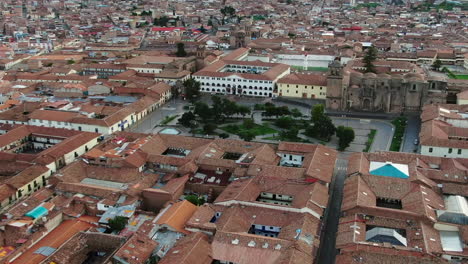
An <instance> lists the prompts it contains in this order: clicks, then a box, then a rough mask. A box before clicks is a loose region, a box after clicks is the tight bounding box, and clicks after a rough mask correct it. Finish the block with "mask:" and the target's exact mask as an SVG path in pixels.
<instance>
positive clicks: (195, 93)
mask: <svg viewBox="0 0 468 264" xmlns="http://www.w3.org/2000/svg"><path fill="white" fill-rule="evenodd" d="M184 88H185V97H186V98H187V99H188V100H189V101H190V102H191V103H194V102H196V101H197V100H198V99H199V98H200V82H198V81H196V80H195V79H193V78H190V79H187V80H185V81H184Z"/></svg>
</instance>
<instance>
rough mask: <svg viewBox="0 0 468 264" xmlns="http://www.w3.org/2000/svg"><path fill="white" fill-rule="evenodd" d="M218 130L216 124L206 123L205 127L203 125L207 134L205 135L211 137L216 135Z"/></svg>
mask: <svg viewBox="0 0 468 264" xmlns="http://www.w3.org/2000/svg"><path fill="white" fill-rule="evenodd" d="M216 128H218V127H217V126H216V124H213V123H206V124H205V125H203V132H205V134H208V135H211V134H213V133H214V131H215V130H216Z"/></svg>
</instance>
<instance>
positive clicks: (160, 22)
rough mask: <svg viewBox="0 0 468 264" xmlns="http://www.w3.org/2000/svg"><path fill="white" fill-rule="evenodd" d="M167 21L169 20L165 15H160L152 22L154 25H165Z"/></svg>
mask: <svg viewBox="0 0 468 264" xmlns="http://www.w3.org/2000/svg"><path fill="white" fill-rule="evenodd" d="M168 22H169V18H168V17H167V16H162V17H160V18H155V19H154V21H153V24H154V25H155V26H160V27H165V26H167V23H168Z"/></svg>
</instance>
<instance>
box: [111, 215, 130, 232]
mask: <svg viewBox="0 0 468 264" xmlns="http://www.w3.org/2000/svg"><path fill="white" fill-rule="evenodd" d="M127 221H128V219H127V218H126V217H123V216H116V217H114V218H112V219H110V220H109V227H110V228H111V229H112V231H117V232H120V231H122V229H124V228H125V226H126V225H127Z"/></svg>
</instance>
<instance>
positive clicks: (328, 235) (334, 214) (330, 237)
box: [317, 153, 348, 264]
mask: <svg viewBox="0 0 468 264" xmlns="http://www.w3.org/2000/svg"><path fill="white" fill-rule="evenodd" d="M347 163H348V160H347V155H346V154H343V153H340V154H339V158H338V160H337V161H336V164H335V172H334V174H333V179H332V182H331V184H330V196H329V199H328V208H327V209H326V211H325V216H324V218H323V223H324V226H323V228H322V232H321V243H320V250H319V252H318V256H317V259H318V261H317V263H320V264H322V263H323V264H333V263H335V256H336V253H337V252H336V248H335V241H336V232H337V230H338V223H339V218H340V210H341V201H342V199H343V185H344V180H345V178H346V169H347Z"/></svg>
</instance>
